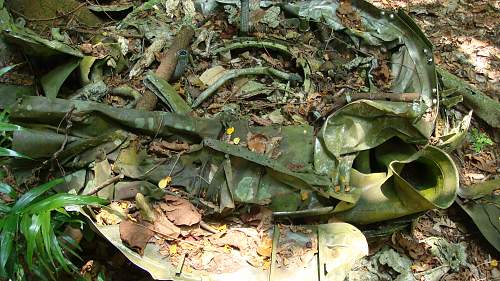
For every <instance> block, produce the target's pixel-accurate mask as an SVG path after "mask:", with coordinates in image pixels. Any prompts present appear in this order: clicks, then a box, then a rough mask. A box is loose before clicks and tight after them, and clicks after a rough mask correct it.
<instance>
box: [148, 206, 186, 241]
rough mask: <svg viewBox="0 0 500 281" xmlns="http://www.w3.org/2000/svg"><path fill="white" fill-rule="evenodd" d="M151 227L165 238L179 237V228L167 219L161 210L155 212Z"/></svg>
mask: <svg viewBox="0 0 500 281" xmlns="http://www.w3.org/2000/svg"><path fill="white" fill-rule="evenodd" d="M153 228H154V230H155V231H157V232H158V233H160V234H162V235H164V236H165V238H170V239H175V238H177V237H179V234H180V233H181V229H180V228H179V227H177V226H176V225H175V224H173V223H172V222H171V221H169V220H168V219H167V218H166V217H165V215H164V214H163V213H162V212H159V211H157V212H156V219H155V222H154V225H153Z"/></svg>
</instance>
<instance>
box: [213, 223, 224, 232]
mask: <svg viewBox="0 0 500 281" xmlns="http://www.w3.org/2000/svg"><path fill="white" fill-rule="evenodd" d="M214 228H215V229H217V230H218V231H220V232H225V231H226V230H227V224H223V225H221V226H217V227H214Z"/></svg>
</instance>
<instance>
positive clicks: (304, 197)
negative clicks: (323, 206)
mask: <svg viewBox="0 0 500 281" xmlns="http://www.w3.org/2000/svg"><path fill="white" fill-rule="evenodd" d="M307 198H309V192H307V191H305V190H302V191H301V192H300V199H301V200H302V201H306V200H307Z"/></svg>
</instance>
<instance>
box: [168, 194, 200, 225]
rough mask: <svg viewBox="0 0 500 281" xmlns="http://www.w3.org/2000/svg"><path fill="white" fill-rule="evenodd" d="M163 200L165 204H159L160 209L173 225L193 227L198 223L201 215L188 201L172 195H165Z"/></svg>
mask: <svg viewBox="0 0 500 281" xmlns="http://www.w3.org/2000/svg"><path fill="white" fill-rule="evenodd" d="M163 198H164V199H165V202H166V203H160V208H161V209H162V210H163V211H164V212H165V214H166V215H167V218H168V219H169V220H170V221H171V222H173V223H174V224H175V225H193V224H197V223H199V222H200V220H201V214H200V213H199V212H198V210H196V208H195V207H194V206H193V204H191V202H189V201H188V200H186V199H183V198H179V197H176V196H173V195H165V197H163Z"/></svg>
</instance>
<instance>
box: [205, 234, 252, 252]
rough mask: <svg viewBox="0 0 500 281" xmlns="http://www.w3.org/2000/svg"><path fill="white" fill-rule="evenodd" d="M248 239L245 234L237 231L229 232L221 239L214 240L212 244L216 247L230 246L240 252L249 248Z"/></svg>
mask: <svg viewBox="0 0 500 281" xmlns="http://www.w3.org/2000/svg"><path fill="white" fill-rule="evenodd" d="M247 240H248V237H247V236H246V234H245V233H243V232H241V231H237V230H228V232H227V233H226V234H225V235H224V236H222V237H221V238H217V239H213V240H212V241H211V242H212V243H213V244H214V245H216V246H221V247H223V246H225V245H229V246H231V247H233V248H237V249H239V250H245V249H247V248H248V241H247Z"/></svg>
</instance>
